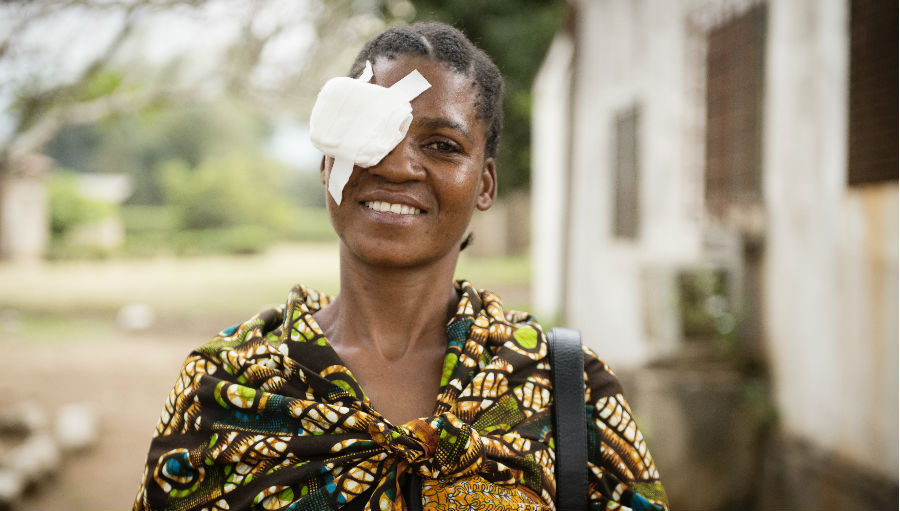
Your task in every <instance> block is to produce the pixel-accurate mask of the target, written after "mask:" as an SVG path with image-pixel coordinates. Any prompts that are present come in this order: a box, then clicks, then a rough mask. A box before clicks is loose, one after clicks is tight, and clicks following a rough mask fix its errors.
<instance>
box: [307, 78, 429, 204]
mask: <svg viewBox="0 0 900 511" xmlns="http://www.w3.org/2000/svg"><path fill="white" fill-rule="evenodd" d="M373 74H374V73H373V71H372V63H371V62H369V61H366V68H365V70H363V72H362V74H361V75H360V76H359V78H357V79H353V78H348V77H345V76H342V77H338V78H332V79H331V80H328V81H327V82H325V85H324V86H323V87H322V90H321V91H319V96H318V97H317V98H316V104H315V105H314V106H313V109H312V115H310V118H309V138H310V140H311V141H312V143H313V145H314V146H316V148H318V149H319V150H320V151H322V152H323V153H324V154H326V155H328V156H331V157H332V158H334V166H333V167H332V169H331V177H330V179H329V180H328V192H329V193H331V196H332V197H334V201H335V202H337V203H338V205H340V203H341V195H342V193H343V190H344V186H345V185H346V184H347V180H349V179H350V174H351V173H352V172H353V165H354V164H355V165H359V166H360V167H371V166H372V165H375V164H377V163H378V162H380V161H381V160H382V159H383V158H384V157H385V156H387V154H388V153H389V152H391V150H392V149H393V148H395V147H397V144H399V143H400V141H401V140H403V137H405V136H406V131H407V130H408V129H409V125H410V123H411V122H412V118H413V116H412V105H410V101H412V100H413V99H414V98H415V97H416V96H418V95H419V94H421V93H422V92H423V91H425V89H427V88H429V87H431V84H430V83H428V80H426V79H425V77H424V76H422V75H421V74H420V73H419V71H418V70H415V69H414V70H412V71H411V72H410V73H409V74H408V75H406V76H404V77H403V78H402V79H400V81H398V82H397V83H395V84H394V85H392V86H390V87H382V86H380V85H376V84H374V83H369V80H371V79H372V76H373Z"/></svg>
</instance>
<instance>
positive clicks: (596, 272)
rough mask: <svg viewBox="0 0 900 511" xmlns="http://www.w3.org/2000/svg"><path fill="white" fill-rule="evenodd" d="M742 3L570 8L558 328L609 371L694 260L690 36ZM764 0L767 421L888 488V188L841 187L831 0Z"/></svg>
mask: <svg viewBox="0 0 900 511" xmlns="http://www.w3.org/2000/svg"><path fill="white" fill-rule="evenodd" d="M751 3H752V2H746V1H739V0H723V1H700V0H697V1H693V0H684V1H678V2H676V1H667V0H644V1H639V0H608V1H596V0H594V1H587V0H584V1H580V2H575V4H574V5H575V8H576V9H577V13H578V26H579V29H578V32H577V43H576V46H577V50H576V51H575V55H576V61H575V72H574V77H573V80H574V94H573V101H574V103H573V108H572V152H571V169H570V172H571V176H570V181H571V182H570V185H569V193H570V194H571V200H570V203H569V205H568V206H569V207H570V222H569V229H570V231H569V236H568V240H569V241H568V254H567V255H566V257H567V259H566V261H567V263H568V270H567V274H568V279H567V280H566V282H565V287H564V292H565V303H566V306H565V310H566V316H565V318H564V320H565V323H566V324H567V325H569V326H573V327H576V328H580V329H582V331H583V333H584V338H585V342H586V343H587V344H588V345H589V346H591V347H592V348H593V349H595V350H596V351H597V352H598V353H599V354H600V356H601V357H602V358H604V359H606V360H607V361H608V362H610V363H611V364H612V365H613V367H614V368H616V367H618V368H626V367H629V366H638V365H641V364H643V363H645V362H647V361H648V360H649V359H650V358H651V357H653V356H655V355H658V354H659V353H660V350H659V349H658V348H659V346H658V345H657V344H654V341H653V339H652V330H653V328H648V318H651V319H650V321H652V318H653V316H654V310H650V311H649V312H648V307H649V308H652V307H657V308H664V307H665V305H666V304H667V303H669V299H668V298H667V297H666V295H667V294H670V293H672V292H673V289H672V287H671V286H670V287H669V288H666V286H664V285H659V284H660V283H663V282H665V281H666V278H665V274H666V272H669V274H670V275H671V272H672V271H674V270H676V269H678V268H683V267H686V266H691V265H696V264H701V263H702V262H703V261H704V258H705V257H708V256H709V253H706V254H704V251H706V250H707V249H708V247H704V240H705V239H707V237H708V236H709V234H710V227H709V225H707V224H706V220H705V218H704V213H703V208H702V204H703V196H702V193H703V192H702V182H703V181H702V171H703V162H702V157H703V143H704V139H703V131H702V119H703V117H704V115H705V114H704V112H703V110H702V109H703V107H704V105H703V101H704V98H703V91H702V90H700V91H699V92H698V90H697V87H696V86H697V80H698V78H697V77H698V76H699V77H700V80H701V81H702V79H703V75H702V72H703V70H702V68H699V67H698V66H702V64H703V62H702V58H701V59H699V61H698V59H696V58H695V54H694V53H693V52H694V49H695V48H694V47H693V46H692V45H694V46H696V45H698V44H701V45H702V43H703V41H704V39H703V38H704V35H703V33H702V29H701V32H700V33H692V32H691V31H692V30H694V31H696V30H697V28H696V27H697V25H700V26H702V25H703V24H710V23H715V19H716V17H717V16H718V15H722V14H723V13H724V15H727V13H728V12H729V10H731V9H732V7H736V8H740V7H741V6H746V5H749V4H751ZM767 5H768V32H767V38H766V41H767V42H766V44H767V55H766V85H765V86H766V91H765V100H764V129H765V133H764V138H763V167H764V170H763V171H764V175H763V183H764V192H763V195H764V199H763V200H764V204H763V207H764V236H763V254H764V261H763V268H762V280H763V282H762V285H763V286H762V287H763V291H762V292H763V296H762V299H761V302H762V306H763V310H762V315H761V316H762V317H761V321H762V325H761V328H762V335H763V337H764V346H765V351H766V356H767V359H768V362H769V366H770V369H771V375H772V380H773V382H772V383H773V387H774V393H775V399H776V402H777V406H778V411H779V417H780V421H781V424H782V426H783V427H784V428H785V429H786V430H787V431H788V432H789V433H792V434H795V435H797V436H799V437H800V438H803V439H806V440H809V441H811V442H813V443H814V444H815V445H817V446H819V447H822V448H824V449H826V450H827V451H830V452H835V453H838V454H839V455H840V456H841V458H842V459H845V460H849V461H852V462H855V463H858V464H860V465H862V466H864V467H869V468H871V469H874V470H877V471H878V472H880V473H882V474H884V475H886V476H887V477H890V478H893V479H895V480H896V478H897V466H898V435H897V433H898V307H900V304H898V255H897V252H898V250H897V247H898V213H897V212H898V183H897V181H891V182H887V183H883V184H879V185H874V186H866V187H852V188H851V187H848V185H847V115H848V110H847V109H848V107H847V103H848V76H847V75H848V68H849V65H848V58H849V57H848V37H849V36H848V26H849V20H848V15H849V13H848V1H847V0H792V1H789V2H787V1H771V2H767ZM698 20H699V21H698ZM692 73H693V74H692ZM701 85H702V83H701ZM635 103H637V104H638V105H639V107H640V111H641V119H640V128H639V129H640V133H639V150H640V156H639V160H640V172H641V176H640V179H641V181H640V202H641V212H640V215H641V233H640V235H639V238H638V240H636V241H622V240H617V239H615V238H613V237H612V212H613V202H612V201H613V199H614V193H615V191H614V188H613V187H614V182H613V179H612V175H613V169H612V165H613V158H614V154H613V147H612V140H613V135H614V119H615V116H616V113H617V112H620V111H621V110H623V109H625V108H629V107H630V106H632V105H633V104H635ZM698 120H699V122H700V124H699V125H698ZM541 172H542V170H541V169H540V168H535V169H534V173H535V174H536V175H537V174H540V173H541ZM556 239H558V240H560V243H561V242H562V240H563V237H562V235H561V233H560V234H559V236H558V237H557V238H556ZM542 241H543V242H546V243H549V242H551V241H550V240H548V239H545V240H542ZM536 254H537V252H536ZM534 264H535V266H540V265H543V264H546V262H545V261H544V260H543V259H542V258H541V256H538V255H536V256H535V259H534ZM657 271H658V273H659V274H660V275H662V278H657V279H655V280H654V279H653V278H649V279H648V275H650V276H651V277H652V275H653V274H654V272H657ZM536 284H537V283H536ZM647 290H649V291H647ZM536 291H537V293H540V284H537V285H536ZM660 304H662V307H660ZM651 326H652V325H651ZM648 332H650V333H651V335H649V336H648ZM669 333H671V329H669Z"/></svg>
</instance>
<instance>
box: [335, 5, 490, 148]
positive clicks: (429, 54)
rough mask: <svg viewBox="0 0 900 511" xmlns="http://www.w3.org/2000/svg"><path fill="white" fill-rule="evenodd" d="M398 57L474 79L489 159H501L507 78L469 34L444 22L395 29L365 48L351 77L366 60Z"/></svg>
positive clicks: (476, 107)
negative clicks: (440, 65)
mask: <svg viewBox="0 0 900 511" xmlns="http://www.w3.org/2000/svg"><path fill="white" fill-rule="evenodd" d="M398 55H412V56H417V57H425V58H427V59H430V60H436V61H438V62H441V63H443V64H445V65H447V66H448V67H449V68H450V69H452V70H454V71H456V72H457V73H460V74H463V75H465V76H469V77H472V78H473V83H472V85H473V86H474V87H476V88H477V91H478V94H477V97H476V100H475V110H476V112H477V117H478V119H479V120H480V121H482V122H484V123H485V125H486V126H487V127H488V130H487V137H486V140H485V149H484V153H485V157H486V158H493V157H495V156H497V147H498V146H499V145H500V131H501V129H502V128H503V78H502V77H501V76H500V71H499V70H498V69H497V66H496V65H495V64H494V62H493V61H492V60H491V58H490V57H488V56H487V54H486V53H484V52H483V51H482V50H480V49H479V48H478V47H477V46H475V45H474V44H473V43H472V41H470V40H469V38H468V37H466V35H465V34H463V33H462V32H460V31H459V30H457V29H456V28H453V27H451V26H450V25H445V24H443V23H436V22H428V23H415V24H412V25H409V26H398V27H391V28H389V29H387V30H385V31H384V32H381V33H380V34H378V35H377V36H375V37H374V38H373V39H371V40H370V41H369V42H367V43H366V44H365V46H363V48H362V50H360V51H359V54H358V55H357V56H356V60H355V61H354V62H353V66H352V67H351V68H350V76H359V74H360V73H362V71H363V68H364V67H365V64H366V61H367V60H370V61H372V62H373V63H374V62H375V59H376V58H378V57H384V58H387V59H389V60H393V59H394V58H396V57H397V56H398Z"/></svg>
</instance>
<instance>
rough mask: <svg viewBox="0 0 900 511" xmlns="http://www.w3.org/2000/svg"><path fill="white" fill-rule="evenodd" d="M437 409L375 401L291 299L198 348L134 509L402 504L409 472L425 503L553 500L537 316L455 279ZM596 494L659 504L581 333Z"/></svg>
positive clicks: (546, 383)
mask: <svg viewBox="0 0 900 511" xmlns="http://www.w3.org/2000/svg"><path fill="white" fill-rule="evenodd" d="M455 285H456V288H457V290H458V292H459V295H460V301H459V305H458V308H457V311H456V314H455V315H454V316H453V318H451V320H450V321H449V323H448V326H447V341H448V343H447V351H446V355H445V357H444V365H443V371H442V375H441V388H440V391H439V395H438V396H437V402H436V404H435V408H434V413H433V414H432V415H431V416H430V417H424V418H421V419H416V420H413V421H410V422H407V423H406V424H402V425H394V424H391V423H390V422H388V421H387V420H386V419H385V418H384V417H382V416H381V415H380V414H379V413H378V411H377V410H375V409H373V408H372V407H371V405H370V403H369V400H368V398H367V397H366V395H365V393H364V392H363V389H361V388H360V386H359V384H358V383H357V382H356V380H355V379H354V377H353V375H352V374H351V373H350V371H349V370H348V369H347V368H346V367H344V365H343V364H342V362H341V360H340V359H339V358H338V356H337V354H336V353H335V351H334V350H333V349H332V348H331V346H330V345H329V344H328V341H327V340H326V338H325V336H324V334H323V333H322V330H321V329H320V328H319V326H318V325H317V324H316V322H315V320H314V319H313V314H314V313H315V312H316V311H318V310H320V309H321V308H322V307H325V306H326V305H328V303H329V302H330V300H331V298H330V297H329V296H326V295H323V294H321V293H318V292H316V291H314V290H311V289H308V288H305V287H303V286H296V287H295V288H294V289H293V290H292V291H291V294H290V297H289V300H288V302H287V304H285V305H283V306H280V307H277V308H274V309H270V310H267V311H264V312H262V313H260V314H258V315H256V316H254V317H253V318H252V319H250V320H249V321H246V322H244V323H241V324H239V325H236V326H234V327H232V328H229V329H227V330H225V331H223V332H222V333H221V334H219V335H218V336H217V337H215V338H213V340H212V341H210V342H209V343H208V344H206V345H205V346H202V347H200V348H198V349H196V350H195V351H194V352H192V353H191V354H190V355H189V356H188V358H187V360H186V361H185V363H184V367H183V368H182V370H181V374H180V375H179V377H178V379H177V381H176V382H175V386H174V388H173V389H172V392H171V393H170V395H169V398H168V400H167V401H166V403H165V407H164V409H163V412H162V414H161V416H160V420H159V423H158V424H157V426H156V431H155V433H154V436H153V440H152V443H151V445H150V450H149V454H148V457H147V464H146V467H145V469H144V476H143V482H142V484H141V486H140V488H139V490H138V494H137V497H136V499H135V503H134V509H136V510H138V509H168V510H172V511H181V510H187V509H206V510H226V509H251V508H252V509H266V510H279V509H290V510H298V511H299V510H323V511H324V510H336V509H342V508H343V509H365V510H373V511H374V510H402V509H406V504H405V502H404V499H403V497H402V496H401V495H402V491H401V481H402V480H404V479H405V477H406V474H408V473H410V472H416V473H417V474H418V475H419V476H420V477H421V478H422V481H423V484H422V499H423V508H424V509H425V510H456V509H467V510H468V509H491V510H499V511H502V510H512V509H516V510H534V511H539V510H540V511H546V510H552V509H554V506H553V499H554V495H555V493H556V481H555V478H554V457H555V452H554V437H553V428H552V423H553V420H552V410H551V408H550V405H551V394H552V393H551V390H552V389H551V384H550V373H549V369H550V367H549V364H548V359H547V342H546V339H545V337H544V334H543V332H542V330H541V327H540V325H538V324H537V323H536V322H535V321H534V320H533V318H532V317H530V316H529V315H528V314H525V313H521V312H514V311H504V310H503V308H502V304H501V302H500V299H499V297H497V296H496V295H494V294H493V293H491V292H487V291H480V290H476V289H475V288H473V287H472V286H471V285H470V284H469V283H468V282H464V281H458V282H456V284H455ZM584 354H585V378H586V389H587V390H586V394H585V413H586V419H587V422H588V449H589V453H588V460H589V461H588V465H589V466H588V470H589V493H590V499H591V503H592V509H594V510H600V509H636V510H645V509H646V510H657V509H665V508H666V497H665V492H664V490H663V489H662V486H661V485H660V483H659V475H658V473H657V470H656V467H655V466H654V464H653V460H652V459H651V457H650V453H649V451H648V450H647V446H646V444H645V443H644V440H643V437H642V436H641V433H640V431H638V429H637V426H636V424H635V422H634V419H633V418H632V416H631V411H630V409H629V407H628V404H627V403H626V402H625V399H624V397H623V396H622V391H621V387H620V386H619V384H618V381H617V380H616V378H615V376H614V375H613V374H612V372H611V371H610V370H609V368H608V367H607V366H606V365H605V364H604V363H603V362H601V361H600V360H599V359H598V358H597V357H596V355H594V353H592V352H591V351H590V350H588V349H587V348H585V350H584Z"/></svg>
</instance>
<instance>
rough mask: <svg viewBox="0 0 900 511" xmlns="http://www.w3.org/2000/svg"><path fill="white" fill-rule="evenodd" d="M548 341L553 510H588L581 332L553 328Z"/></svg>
mask: <svg viewBox="0 0 900 511" xmlns="http://www.w3.org/2000/svg"><path fill="white" fill-rule="evenodd" d="M547 341H548V343H549V345H550V377H551V379H552V382H553V403H554V405H553V426H554V432H555V435H554V436H555V440H556V509H557V510H558V511H581V510H587V509H588V484H587V480H588V473H587V422H586V420H587V419H586V418H585V406H584V353H583V352H582V351H581V332H579V331H578V330H573V329H571V328H554V329H553V330H552V331H551V332H550V334H549V335H548V336H547Z"/></svg>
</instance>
